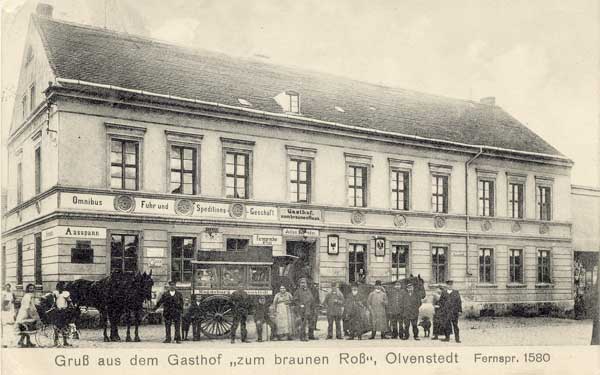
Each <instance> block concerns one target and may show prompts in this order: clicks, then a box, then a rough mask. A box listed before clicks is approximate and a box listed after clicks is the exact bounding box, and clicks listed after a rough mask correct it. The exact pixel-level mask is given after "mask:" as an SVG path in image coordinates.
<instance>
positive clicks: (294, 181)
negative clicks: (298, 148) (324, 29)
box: [290, 159, 311, 203]
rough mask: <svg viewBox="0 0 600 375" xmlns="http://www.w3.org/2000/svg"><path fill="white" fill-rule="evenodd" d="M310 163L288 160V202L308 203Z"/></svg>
mask: <svg viewBox="0 0 600 375" xmlns="http://www.w3.org/2000/svg"><path fill="white" fill-rule="evenodd" d="M310 188H311V163H310V161H308V160H297V159H292V160H290V201H292V202H306V203H308V202H310Z"/></svg>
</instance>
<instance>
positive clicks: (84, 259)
mask: <svg viewBox="0 0 600 375" xmlns="http://www.w3.org/2000/svg"><path fill="white" fill-rule="evenodd" d="M71 263H75V264H92V263H94V249H92V242H91V241H77V242H76V243H75V247H74V248H72V249H71Z"/></svg>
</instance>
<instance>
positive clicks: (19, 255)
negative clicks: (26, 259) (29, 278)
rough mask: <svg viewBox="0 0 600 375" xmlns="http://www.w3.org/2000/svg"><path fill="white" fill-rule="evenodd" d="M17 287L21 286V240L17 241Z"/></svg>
mask: <svg viewBox="0 0 600 375" xmlns="http://www.w3.org/2000/svg"><path fill="white" fill-rule="evenodd" d="M17 285H23V239H19V240H17Z"/></svg>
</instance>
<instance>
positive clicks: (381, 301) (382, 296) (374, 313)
mask: <svg viewBox="0 0 600 375" xmlns="http://www.w3.org/2000/svg"><path fill="white" fill-rule="evenodd" d="M387 305H388V298H387V295H386V293H385V290H383V286H382V285H381V281H380V280H377V281H375V290H373V291H372V292H371V293H370V294H369V297H367V307H368V309H369V313H370V314H371V337H370V339H371V340H372V339H374V338H375V335H376V334H377V332H378V331H379V332H381V338H382V339H387V338H388V337H387V336H386V332H387V331H388V328H389V327H388V319H387V313H386V308H387Z"/></svg>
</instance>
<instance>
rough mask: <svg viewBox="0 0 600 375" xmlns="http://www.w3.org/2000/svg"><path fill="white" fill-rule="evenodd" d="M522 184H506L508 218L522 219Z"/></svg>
mask: <svg viewBox="0 0 600 375" xmlns="http://www.w3.org/2000/svg"><path fill="white" fill-rule="evenodd" d="M524 190H525V189H524V185H523V184H522V183H517V182H511V183H509V184H508V216H509V217H512V218H514V219H522V218H523V206H524V205H523V192H524Z"/></svg>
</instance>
